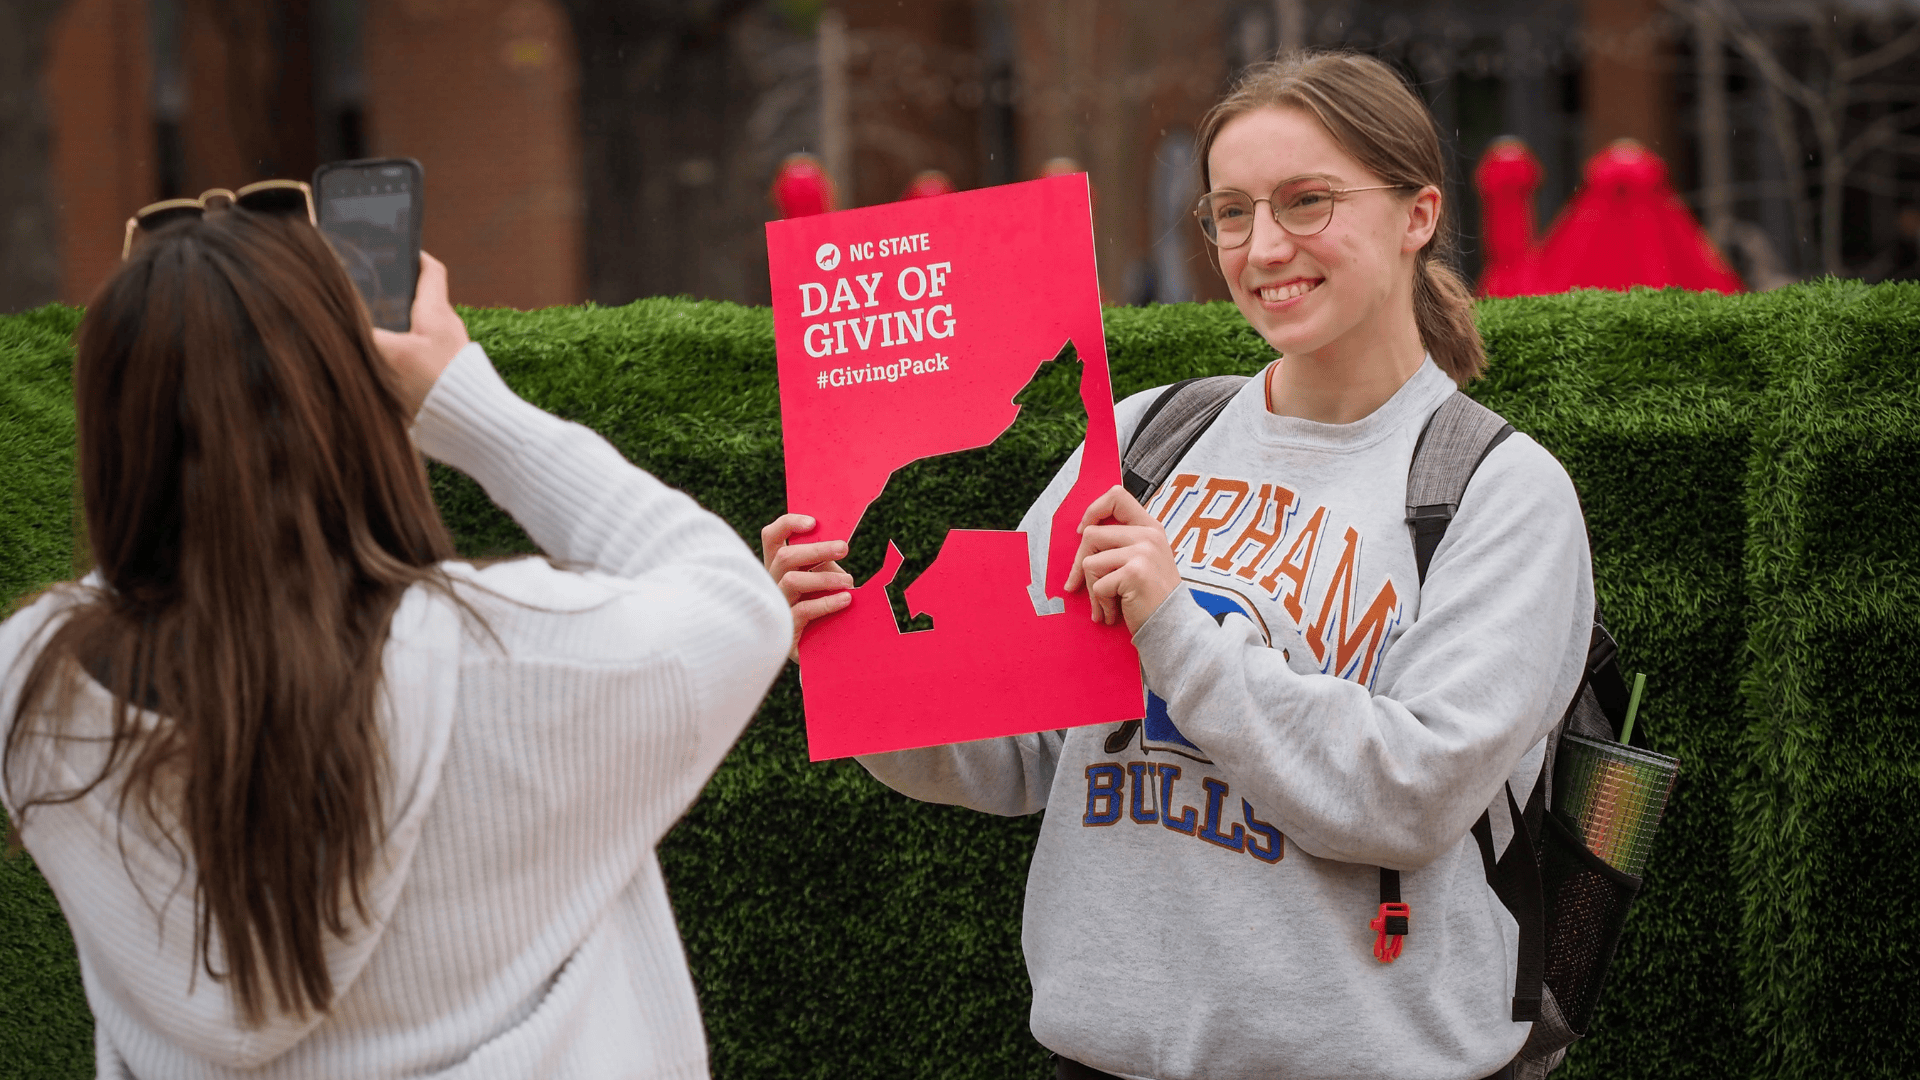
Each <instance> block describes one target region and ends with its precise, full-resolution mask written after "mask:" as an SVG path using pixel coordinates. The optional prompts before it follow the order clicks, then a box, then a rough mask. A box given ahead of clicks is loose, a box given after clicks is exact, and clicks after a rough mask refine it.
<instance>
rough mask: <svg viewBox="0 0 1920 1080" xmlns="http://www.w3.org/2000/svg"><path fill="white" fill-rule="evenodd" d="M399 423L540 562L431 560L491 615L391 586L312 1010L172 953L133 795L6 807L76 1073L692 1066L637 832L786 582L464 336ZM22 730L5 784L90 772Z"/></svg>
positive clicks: (685, 1002)
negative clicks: (486, 499) (358, 818)
mask: <svg viewBox="0 0 1920 1080" xmlns="http://www.w3.org/2000/svg"><path fill="white" fill-rule="evenodd" d="M414 436H415V439H416V441H417V442H418V444H419V446H420V448H421V449H422V450H423V451H425V452H426V453H427V454H429V455H431V456H433V457H435V458H437V459H439V460H441V461H444V462H446V463H447V464H449V465H452V466H454V467H456V468H459V469H461V470H462V471H464V472H466V473H468V474H470V475H472V476H473V477H474V478H476V479H477V480H479V481H480V483H481V484H482V485H483V486H484V487H485V488H486V490H487V493H488V494H489V495H490V496H492V497H493V499H494V500H495V501H496V502H498V503H499V504H500V505H501V506H502V507H504V508H505V509H507V510H508V511H509V512H510V513H511V514H512V515H513V516H514V518H515V520H517V521H519V522H520V524H521V525H522V526H523V527H525V529H526V530H527V533H528V535H529V536H531V537H532V538H533V540H534V542H535V543H537V544H539V545H540V547H541V549H542V550H544V551H545V552H546V553H547V554H548V556H549V557H550V558H551V559H552V561H553V563H554V564H558V567H562V568H564V569H562V568H556V566H555V565H551V564H549V563H548V562H547V561H544V560H540V559H523V560H518V561H514V562H507V563H502V564H498V565H494V566H490V567H487V568H485V569H475V568H473V567H471V566H468V565H466V564H463V563H449V564H448V565H447V567H446V569H447V571H448V572H449V573H450V574H451V575H453V577H454V579H455V580H456V582H462V583H471V584H473V585H479V586H484V588H471V587H469V588H463V589H461V590H460V591H461V592H462V594H463V596H464V597H465V598H466V599H467V600H469V601H471V602H472V603H473V604H474V605H475V606H476V607H477V608H478V609H479V611H480V612H481V613H482V614H483V615H484V617H485V619H486V621H487V623H488V625H489V626H490V627H491V630H492V635H493V636H492V637H489V636H488V635H487V633H486V632H485V631H484V630H481V629H479V628H477V627H476V626H473V625H471V624H470V620H466V619H464V618H463V616H462V614H461V613H460V611H459V609H458V608H457V607H456V606H455V605H453V604H452V603H450V602H449V601H447V600H446V599H445V598H444V597H442V596H441V595H439V594H438V593H436V592H434V591H432V590H429V589H425V588H416V589H414V590H412V591H410V592H409V593H408V594H407V595H406V597H405V598H404V599H403V601H402V603H401V605H400V608H399V610H398V611H397V612H396V614H395V615H394V618H393V624H392V628H391V635H390V640H389V642H388V644H387V647H386V652H385V655H384V659H383V663H384V672H385V684H384V685H385V694H386V696H385V699H384V703H383V706H382V709H381V724H382V731H383V735H384V737H385V739H386V743H387V749H388V753H389V756H390V758H391V766H392V770H393V772H392V776H391V779H390V781H389V786H388V787H387V789H386V791H387V807H388V811H387V813H388V820H387V823H386V824H387V840H386V842H385V846H384V849H383V861H382V864H381V866H380V867H379V869H378V871H377V873H376V874H375V875H374V877H373V880H372V882H371V887H370V889H369V895H370V897H371V899H372V905H373V908H374V911H375V913H376V917H375V919H374V920H373V921H372V922H371V923H370V924H369V925H368V926H367V927H365V928H363V929H362V930H361V931H360V932H358V933H356V934H355V935H353V936H352V938H351V940H348V941H336V942H332V943H331V944H330V947H329V951H328V960H329V964H330V966H331V969H332V972H333V979H334V986H335V987H336V990H337V998H336V1000H335V1003H334V1006H333V1008H332V1010H331V1011H330V1012H329V1013H328V1014H327V1015H325V1016H324V1017H313V1018H310V1019H309V1020H307V1021H306V1022H296V1021H293V1020H291V1019H285V1018H275V1019H272V1020H270V1021H269V1022H268V1023H267V1024H266V1026H264V1027H260V1028H254V1029H248V1028H246V1027H244V1026H242V1025H241V1024H240V1022H239V1021H238V1020H237V1018H236V1012H235V1009H234V1007H233V1002H232V1000H231V998H230V996H229V995H228V993H227V988H226V986H225V984H223V983H220V982H216V981H214V980H212V979H210V978H208V977H207V976H206V975H205V973H204V972H201V971H199V966H198V964H197V963H196V962H195V957H194V954H193V940H194V934H193V922H192V920H193V903H192V888H191V877H190V876H188V877H184V878H183V874H189V875H190V873H191V869H190V868H183V867H182V865H181V863H180V860H179V857H178V856H176V855H175V854H174V853H173V852H172V849H171V848H169V847H168V846H167V845H166V843H165V841H164V840H162V839H160V838H159V837H158V836H157V835H156V834H155V832H154V830H153V828H152V827H151V826H150V825H149V824H148V823H146V822H145V821H143V820H141V819H138V818H136V817H132V816H130V817H128V818H127V819H126V820H122V819H121V818H119V817H118V816H117V815H116V813H115V809H116V806H117V801H116V794H117V791H118V788H117V785H116V784H113V783H109V784H107V785H103V786H102V787H101V788H99V789H96V790H95V792H94V793H93V794H92V795H90V796H89V797H87V798H85V799H82V800H80V801H78V802H76V803H72V804H67V805H63V806H43V807H38V808H36V809H34V810H33V811H31V812H30V813H29V814H28V815H27V817H26V818H25V820H24V821H22V823H21V824H22V832H23V835H24V839H25V842H26V845H27V847H28V849H29V850H30V851H31V853H32V854H33V856H34V859H35V861H36V862H37V863H38V865H39V867H40V869H41V871H42V872H43V873H44V874H45V875H46V877H47V880H48V881H49V882H50V883H51V884H52V886H53V890H54V893H55V894H56V895H57V896H58V897H59V900H60V907H61V910H62V911H63V912H65V914H66V916H67V919H68V922H69V923H70V925H71V926H72V929H73V936H74V941H75V944H76V945H77V946H78V948H79V955H80V965H81V972H82V975H83V977H84V980H85V984H86V992H87V1000H88V1003H89V1004H90V1005H91V1006H92V1008H93V1012H94V1018H95V1024H96V1028H95V1030H96V1035H95V1041H96V1044H97V1047H98V1055H99V1068H100V1073H101V1075H102V1076H109V1077H124V1076H135V1077H139V1078H141V1080H176V1078H179V1080H185V1078H188V1077H193V1078H201V1077H229V1076H240V1075H245V1076H248V1077H274V1078H279V1077H316V1078H317V1077H329V1078H331V1077H357V1078H371V1077H401V1076H405V1077H429V1076H430V1077H444V1078H449V1080H451V1078H456V1077H458V1078H463V1080H464V1078H477V1077H542V1078H546V1077H580V1078H588V1077H671V1078H681V1077H704V1076H706V1075H707V1060H706V1044H705V1039H704V1036H703V1032H702V1028H701V1024H700V1015H699V1010H698V1005H697V1003H696V1001H695V998H694V988H693V982H692V979H691V978H690V977H689V975H688V971H687V964H686V958H685V954H684V952H683V950H682V949H681V946H680V941H679V935H678V932H677V928H676V926H675V924H674V918H673V912H672V910H671V909H670V907H669V905H668V901H667V892H666V886H665V883H664V881H663V880H662V878H661V874H660V867H659V864H658V862H657V860H656V858H655V855H654V845H655V844H656V843H657V842H658V841H659V840H660V838H661V836H663V835H664V834H665V833H666V831H667V829H668V828H669V827H670V826H671V825H672V824H673V823H674V821H675V820H676V819H677V818H678V817H679V816H680V815H681V813H683V812H684V811H685V810H686V808H687V807H688V806H689V805H690V804H691V803H692V801H693V799H694V797H695V796H696V795H698V794H699V792H700V789H701V786H702V785H703V784H704V783H705V781H706V779H707V777H708V776H709V775H710V774H711V773H712V772H713V770H714V768H715V767H716V766H717V765H718V764H719V762H720V759H721V758H722V757H723V756H724V755H725V754H726V751H727V748H728V747H729V746H730V745H731V744H732V743H733V741H734V739H735V738H736V737H737V736H738V735H739V733H740V731H741V729H742V728H743V727H744V726H745V725H746V722H747V720H748V718H749V717H750V716H751V714H752V713H753V710H754V708H755V707H756V706H757V705H758V704H759V701H760V699H761V696H762V695H763V694H764V693H765V692H766V689H767V685H768V683H769V682H770V681H771V680H772V678H773V676H774V674H775V673H776V672H777V671H778V670H779V667H780V664H781V661H782V659H783V657H784V655H785V652H786V649H787V645H788V639H789V635H790V632H791V630H790V627H791V624H790V622H789V621H788V620H789V617H788V614H787V610H786V605H785V604H784V603H783V602H782V600H781V597H780V593H779V591H778V590H777V589H776V588H775V587H774V585H773V584H772V582H771V581H770V580H769V578H768V576H767V574H766V571H765V570H763V569H762V568H761V566H760V564H759V562H758V561H757V560H756V559H755V558H754V556H753V554H752V553H751V552H750V551H749V550H748V549H747V547H746V546H745V545H744V544H742V543H741V541H740V539H739V537H737V536H736V535H735V534H734V533H733V531H732V530H731V529H730V528H728V526H727V525H726V524H725V523H724V522H722V521H721V520H720V519H719V518H717V517H715V516H713V515H712V514H710V513H707V512H706V511H704V510H702V509H700V508H699V507H698V506H697V505H695V503H694V502H693V500H692V499H690V498H688V497H687V496H685V495H683V494H680V493H679V492H676V491H673V490H671V489H669V488H667V487H665V486H664V485H662V484H660V483H659V482H658V481H656V480H655V479H653V478H652V477H651V476H648V475H647V474H646V473H644V472H642V471H641V470H639V469H637V468H635V467H634V466H632V465H630V464H628V463H627V462H626V461H624V460H623V459H622V458H621V456H620V454H619V453H618V452H617V451H615V450H614V449H613V447H611V446H609V445H608V444H607V443H606V442H605V441H604V440H603V439H601V438H600V437H599V436H597V435H595V434H594V433H593V432H591V431H588V430H587V429H585V428H582V427H580V426H578V425H575V424H570V423H566V422H564V421H561V420H559V419H557V418H555V417H553V416H550V415H548V414H546V413H544V412H542V411H540V410H539V409H537V408H534V407H533V406H531V405H529V404H527V403H526V402H523V401H521V400H520V399H519V398H518V397H516V396H515V395H514V394H513V392H512V391H511V390H509V389H508V388H507V386H506V384H505V383H503V382H502V381H501V380H500V378H499V376H498V375H496V374H495V373H494V370H493V368H492V366H491V365H490V364H489V363H488V361H487V358H486V355H485V354H484V353H483V352H481V350H480V348H479V346H477V345H470V346H468V347H467V348H466V349H465V350H463V351H462V352H461V353H460V355H459V356H457V357H456V358H455V359H454V361H453V363H452V364H451V365H450V366H449V367H448V369H447V371H446V373H445V374H444V375H442V376H441V378H440V381H439V383H438V384H437V385H436V386H435V387H434V389H433V392H432V394H431V395H430V396H429V397H428V398H427V401H426V404H425V406H424V407H423V408H422V410H421V413H420V416H419V419H418V421H417V423H416V426H415V430H414ZM91 583H92V584H93V585H95V586H96V587H97V586H98V585H99V581H98V579H97V578H95V579H92V580H91ZM80 591H81V590H80V589H79V588H76V587H72V586H68V587H63V588H61V589H58V590H55V591H54V592H53V593H50V594H49V595H48V596H46V597H44V598H42V599H41V600H40V601H39V602H37V603H36V604H34V605H33V606H31V607H29V608H28V609H26V610H24V611H22V612H21V613H19V614H18V615H16V616H15V617H13V618H12V619H10V620H8V621H7V622H6V623H5V624H0V676H3V677H4V680H5V681H4V682H0V724H5V723H10V722H11V719H12V716H13V713H14V707H15V702H16V700H17V698H18V694H19V683H20V679H21V677H22V676H23V675H24V672H25V667H26V663H27V662H28V661H30V660H31V657H32V655H33V652H34V649H35V648H36V644H35V643H36V641H38V640H39V631H41V630H42V629H43V628H44V627H45V626H46V625H47V624H48V623H49V622H50V621H51V620H53V619H54V618H56V617H57V616H58V615H59V613H60V612H61V610H62V609H63V608H65V607H66V606H68V605H69V604H71V603H72V602H73V598H74V597H75V596H77V595H79V593H80ZM495 638H497V644H496V643H495V640H494V639H495ZM109 705H110V699H109V698H108V697H107V695H106V694H105V692H104V691H101V690H100V689H99V687H97V686H95V685H93V684H91V683H88V684H86V687H85V690H84V691H83V694H82V697H81V706H80V708H79V710H78V712H77V714H76V715H74V716H71V717H68V718H65V719H64V725H65V727H66V730H68V731H74V732H82V733H85V732H99V731H103V730H105V726H106V724H107V723H108V707H109ZM34 722H35V723H36V724H42V723H47V722H48V721H47V720H45V719H36V720H35V721H34ZM27 745H28V746H29V747H31V748H32V750H33V752H32V753H31V754H29V755H25V756H23V758H22V759H21V760H20V761H19V762H17V763H16V766H15V770H14V776H13V778H12V779H13V781H14V784H15V787H14V788H13V792H12V797H13V798H19V797H21V796H23V795H24V794H26V793H28V792H31V791H35V790H41V789H42V785H51V786H53V787H56V788H57V787H64V786H68V785H72V784H74V783H76V782H77V781H81V780H84V779H86V778H90V777H91V776H92V775H93V774H94V772H96V771H97V768H98V762H99V758H98V756H97V751H92V752H90V751H87V750H86V749H84V747H77V746H76V745H75V744H72V743H63V744H61V745H60V746H58V747H57V748H56V747H55V746H53V745H52V744H51V743H49V742H48V741H46V740H39V739H35V740H30V741H29V742H28V744H27ZM15 809H16V807H15V806H14V804H13V801H12V799H11V798H10V800H9V804H8V810H9V812H10V813H11V812H12V811H14V810H15ZM122 847H124V850H125V862H124V863H123V861H122V854H121V848H122ZM129 870H131V874H130V873H129ZM215 963H216V966H218V965H219V958H218V955H217V954H216V957H215Z"/></svg>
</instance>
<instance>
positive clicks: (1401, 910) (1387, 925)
mask: <svg viewBox="0 0 1920 1080" xmlns="http://www.w3.org/2000/svg"><path fill="white" fill-rule="evenodd" d="M1412 918H1413V908H1411V907H1409V906H1407V905H1406V904H1381V905H1380V914H1378V915H1376V916H1374V919H1373V921H1372V922H1370V923H1368V924H1367V925H1368V926H1370V927H1372V928H1373V929H1375V930H1378V931H1380V936H1379V937H1377V938H1374V939H1373V958H1374V959H1375V960H1378V961H1380V962H1381V963H1383V964H1391V963H1393V962H1394V961H1395V960H1398V959H1400V946H1401V945H1403V944H1405V943H1406V940H1407V926H1408V923H1409V922H1410V921H1411V920H1412Z"/></svg>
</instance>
